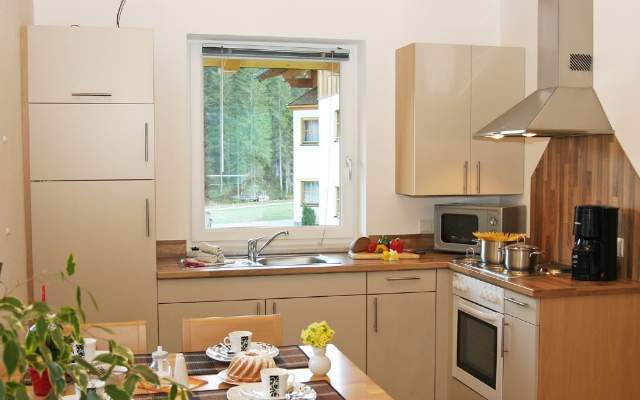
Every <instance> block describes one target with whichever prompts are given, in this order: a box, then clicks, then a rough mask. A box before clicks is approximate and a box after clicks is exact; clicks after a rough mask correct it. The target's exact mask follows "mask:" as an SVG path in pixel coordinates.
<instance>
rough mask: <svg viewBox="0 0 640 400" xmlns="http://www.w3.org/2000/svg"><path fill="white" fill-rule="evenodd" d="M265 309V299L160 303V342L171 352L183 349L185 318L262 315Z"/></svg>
mask: <svg viewBox="0 0 640 400" xmlns="http://www.w3.org/2000/svg"><path fill="white" fill-rule="evenodd" d="M264 310H265V308H264V300H263V299H258V300H241V301H203V302H199V303H173V304H158V321H159V326H160V335H159V336H160V342H159V343H160V345H162V346H163V347H164V349H165V350H167V351H169V352H170V353H174V352H178V351H182V320H183V319H184V318H204V317H232V316H236V315H261V314H264ZM212 344H215V343H212ZM202 350H204V349H202Z"/></svg>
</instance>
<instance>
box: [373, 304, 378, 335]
mask: <svg viewBox="0 0 640 400" xmlns="http://www.w3.org/2000/svg"><path fill="white" fill-rule="evenodd" d="M373 331H374V332H376V333H378V298H377V297H374V298H373Z"/></svg>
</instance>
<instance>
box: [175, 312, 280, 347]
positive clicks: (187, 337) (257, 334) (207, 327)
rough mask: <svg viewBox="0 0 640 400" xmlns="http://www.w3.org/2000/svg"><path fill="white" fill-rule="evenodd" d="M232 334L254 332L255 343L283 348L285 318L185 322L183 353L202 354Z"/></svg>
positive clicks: (252, 317)
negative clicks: (195, 352) (234, 332)
mask: <svg viewBox="0 0 640 400" xmlns="http://www.w3.org/2000/svg"><path fill="white" fill-rule="evenodd" d="M233 331H251V332H252V333H253V336H252V340H253V341H260V342H266V343H270V344H273V345H275V346H280V345H282V334H283V333H282V317H281V316H280V315H279V314H275V315H247V316H240V317H209V318H190V319H183V320H182V351H184V352H188V351H203V350H204V349H206V348H207V347H208V346H211V345H214V344H216V343H220V342H221V341H222V340H223V339H224V338H225V336H227V335H228V334H229V332H233Z"/></svg>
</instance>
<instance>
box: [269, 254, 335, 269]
mask: <svg viewBox="0 0 640 400" xmlns="http://www.w3.org/2000/svg"><path fill="white" fill-rule="evenodd" d="M258 264H260V265H263V266H265V267H271V266H278V267H288V266H296V265H314V264H324V265H327V264H340V261H339V260H336V259H333V258H331V257H328V256H324V255H320V254H296V255H290V256H266V257H261V258H259V259H258Z"/></svg>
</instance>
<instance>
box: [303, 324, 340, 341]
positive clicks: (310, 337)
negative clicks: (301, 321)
mask: <svg viewBox="0 0 640 400" xmlns="http://www.w3.org/2000/svg"><path fill="white" fill-rule="evenodd" d="M334 334H335V331H334V330H333V329H331V327H330V326H329V324H327V321H322V322H312V323H311V324H309V326H307V328H306V329H303V330H302V332H301V333H300V338H301V339H302V343H304V344H308V345H311V346H313V347H325V346H326V345H327V344H328V343H329V342H331V340H332V339H333V335H334Z"/></svg>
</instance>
